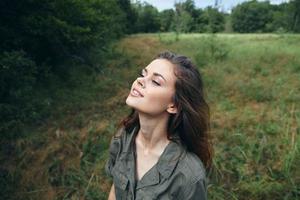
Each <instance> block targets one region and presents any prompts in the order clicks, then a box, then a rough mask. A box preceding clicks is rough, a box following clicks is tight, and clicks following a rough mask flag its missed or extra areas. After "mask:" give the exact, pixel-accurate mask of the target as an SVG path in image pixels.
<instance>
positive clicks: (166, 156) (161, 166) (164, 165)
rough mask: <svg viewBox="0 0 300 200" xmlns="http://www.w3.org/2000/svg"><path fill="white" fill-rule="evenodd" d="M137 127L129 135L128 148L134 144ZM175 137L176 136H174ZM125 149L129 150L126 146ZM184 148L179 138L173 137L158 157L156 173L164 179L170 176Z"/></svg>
mask: <svg viewBox="0 0 300 200" xmlns="http://www.w3.org/2000/svg"><path fill="white" fill-rule="evenodd" d="M137 131H138V129H137V127H135V128H134V129H133V131H132V132H131V134H130V137H131V138H130V140H131V141H130V144H129V145H130V146H131V147H133V146H132V143H133V142H134V138H135V136H136V134H137ZM175 135H176V134H175ZM126 149H130V147H129V146H128V147H127V148H126ZM184 152H185V151H184V147H183V145H182V143H181V141H180V139H179V137H173V139H172V140H171V141H170V143H169V144H168V145H167V146H166V147H165V150H164V151H163V153H162V154H161V156H160V157H159V159H158V161H157V164H156V167H157V170H158V172H159V173H160V174H161V175H162V176H163V177H164V178H166V179H167V178H169V177H170V176H171V174H172V173H173V171H174V169H175V167H176V166H177V163H178V161H179V159H180V157H181V155H182V153H184Z"/></svg>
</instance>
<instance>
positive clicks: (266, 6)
mask: <svg viewBox="0 0 300 200" xmlns="http://www.w3.org/2000/svg"><path fill="white" fill-rule="evenodd" d="M270 8H271V5H270V3H269V2H257V1H256V0H252V1H249V2H244V3H242V4H240V5H238V6H236V7H235V8H234V9H233V10H232V27H233V30H234V31H237V32H240V33H252V32H266V31H267V27H266V25H267V24H268V23H269V22H270V21H271V12H270V11H271V9H270Z"/></svg>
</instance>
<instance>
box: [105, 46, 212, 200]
mask: <svg viewBox="0 0 300 200" xmlns="http://www.w3.org/2000/svg"><path fill="white" fill-rule="evenodd" d="M126 104H127V105H128V106H130V107H132V112H131V114H130V115H129V116H128V117H127V118H125V119H124V120H123V121H122V122H121V124H120V128H119V129H118V132H117V134H116V135H115V136H114V137H113V138H112V141H111V144H110V150H109V152H110V154H109V159H108V161H107V163H106V166H105V169H106V173H107V174H108V175H110V176H112V177H113V185H112V187H111V190H110V193H109V197H108V199H109V200H112V199H137V200H138V199H149V200H150V199H180V200H187V199H197V200H202V199H206V198H207V194H206V188H207V182H206V173H205V170H206V169H207V168H209V167H210V164H211V160H212V147H211V143H210V140H209V107H208V105H207V103H206V101H205V99H204V93H203V82H202V79H201V76H200V73H199V71H198V70H197V69H196V67H195V66H194V65H193V64H192V62H191V61H190V60H189V59H188V58H187V57H185V56H181V55H176V54H174V53H172V52H168V51H166V52H162V53H160V54H159V55H158V56H157V57H156V58H155V59H154V60H153V61H152V62H151V63H150V64H149V65H148V66H147V67H145V68H144V69H142V71H141V73H140V74H139V77H138V78H137V79H136V80H135V81H134V82H133V84H132V87H131V91H130V93H129V95H128V97H127V99H126Z"/></svg>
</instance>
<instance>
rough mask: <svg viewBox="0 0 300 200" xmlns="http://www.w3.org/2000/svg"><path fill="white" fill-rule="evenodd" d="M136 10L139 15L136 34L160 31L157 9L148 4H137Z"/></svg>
mask: <svg viewBox="0 0 300 200" xmlns="http://www.w3.org/2000/svg"><path fill="white" fill-rule="evenodd" d="M134 8H135V10H136V12H137V13H138V18H137V22H136V32H143V33H150V32H157V31H159V28H160V20H159V12H158V10H157V9H156V8H155V7H153V6H152V5H150V4H148V3H143V4H140V3H136V4H135V5H134Z"/></svg>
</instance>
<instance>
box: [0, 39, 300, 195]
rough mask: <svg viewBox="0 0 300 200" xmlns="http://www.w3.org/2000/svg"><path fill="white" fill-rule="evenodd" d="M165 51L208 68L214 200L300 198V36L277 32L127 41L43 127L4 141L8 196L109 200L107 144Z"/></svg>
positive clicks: (3, 181)
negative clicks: (138, 81) (132, 93)
mask: <svg viewBox="0 0 300 200" xmlns="http://www.w3.org/2000/svg"><path fill="white" fill-rule="evenodd" d="M166 49H168V50H172V51H175V52H177V53H180V54H184V55H187V56H190V57H191V58H192V59H193V60H194V61H195V62H196V63H197V65H198V67H199V69H200V71H201V72H202V74H203V78H204V83H205V86H206V93H207V97H208V102H209V104H210V106H211V114H212V134H213V140H214V148H215V157H214V168H213V170H212V172H211V173H210V176H209V178H210V185H209V199H278V200H279V199H299V198H300V188H299V185H300V173H299V170H297V166H300V161H299V160H300V159H299V158H300V137H299V133H300V127H299V125H300V35H273V34H263V35H262V34H245V35H240V34H226V35H225V34H224V35H222V34H220V35H203V34H201V35H200V34H187V35H179V37H178V38H177V37H176V35H173V34H160V35H158V34H147V35H145V34H140V35H132V36H129V37H127V38H125V39H123V40H122V41H120V42H119V43H118V44H116V46H115V51H114V53H113V54H112V55H113V56H112V57H110V58H108V59H109V65H107V66H105V67H103V70H102V71H101V73H100V74H99V75H98V76H97V78H96V81H95V82H93V83H90V82H89V83H82V85H81V87H80V88H79V89H80V90H79V89H78V90H75V92H74V91H73V92H72V93H70V95H72V97H70V100H69V99H68V98H66V99H65V100H64V101H62V102H61V104H60V105H57V106H56V107H55V108H54V109H53V114H52V117H51V118H50V119H49V120H48V121H47V123H46V124H45V125H44V126H42V127H34V128H31V129H28V130H27V132H28V134H27V135H28V136H27V137H26V138H20V139H18V140H17V141H15V142H8V141H1V144H2V145H1V146H2V151H1V161H2V163H3V164H2V168H1V171H0V172H1V175H2V178H1V189H2V191H1V196H2V197H4V199H9V198H10V199H45V200H47V199H106V198H107V193H108V191H109V189H110V184H111V180H110V179H109V178H108V177H106V176H105V173H104V164H105V161H106V159H107V156H108V152H107V150H108V145H109V141H110V138H111V136H112V134H113V133H114V131H115V130H116V124H117V123H118V122H119V120H121V119H122V118H123V117H125V116H126V114H128V112H129V108H128V107H127V106H126V104H125V99H126V97H127V95H128V92H129V89H130V86H131V83H132V81H133V80H134V79H135V77H136V76H137V74H138V71H139V69H141V68H142V67H144V66H146V65H147V64H148V63H149V62H150V61H151V60H152V58H153V57H154V56H155V55H156V54H157V53H158V52H160V51H162V50H166ZM78 76H79V75H78ZM63 92H67V91H63Z"/></svg>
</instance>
